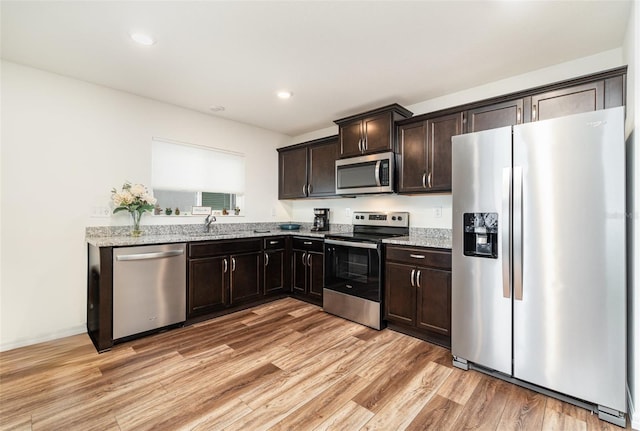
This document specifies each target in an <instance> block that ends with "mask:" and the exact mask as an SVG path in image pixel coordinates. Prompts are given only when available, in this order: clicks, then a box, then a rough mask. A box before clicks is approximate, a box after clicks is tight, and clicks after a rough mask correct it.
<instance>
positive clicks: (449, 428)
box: [405, 394, 463, 431]
mask: <svg viewBox="0 0 640 431" xmlns="http://www.w3.org/2000/svg"><path fill="white" fill-rule="evenodd" d="M462 409H463V406H462V405H460V404H458V403H456V402H455V401H451V400H450V399H449V398H445V397H442V396H440V395H437V394H436V395H434V396H433V397H432V398H431V399H430V400H429V402H427V403H426V404H425V406H424V407H423V408H422V410H421V411H420V412H419V413H418V414H417V415H416V416H415V418H413V420H412V421H411V423H409V425H407V428H406V430H405V431H427V430H438V431H455V430H456V429H457V428H455V426H454V424H455V422H456V419H457V418H458V416H460V413H461V412H462Z"/></svg>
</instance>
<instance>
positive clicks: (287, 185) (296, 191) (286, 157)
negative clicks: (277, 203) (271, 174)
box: [278, 136, 338, 199]
mask: <svg viewBox="0 0 640 431" xmlns="http://www.w3.org/2000/svg"><path fill="white" fill-rule="evenodd" d="M278 153H279V157H278V198H279V199H299V198H306V197H324V196H333V195H335V194H336V171H335V162H336V159H337V158H338V137H337V136H330V137H328V138H322V139H317V140H315V141H310V142H306V143H303V144H298V145H294V146H291V147H286V148H279V149H278Z"/></svg>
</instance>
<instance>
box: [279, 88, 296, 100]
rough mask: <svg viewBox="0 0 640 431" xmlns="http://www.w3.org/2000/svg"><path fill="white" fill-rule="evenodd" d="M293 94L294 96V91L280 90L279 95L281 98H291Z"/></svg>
mask: <svg viewBox="0 0 640 431" xmlns="http://www.w3.org/2000/svg"><path fill="white" fill-rule="evenodd" d="M291 96H293V93H292V92H290V91H288V90H280V91H278V97H279V98H281V99H289V98H290V97H291Z"/></svg>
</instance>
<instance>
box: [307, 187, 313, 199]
mask: <svg viewBox="0 0 640 431" xmlns="http://www.w3.org/2000/svg"><path fill="white" fill-rule="evenodd" d="M312 190H313V186H312V185H311V184H307V196H309V195H310V194H311V191H312Z"/></svg>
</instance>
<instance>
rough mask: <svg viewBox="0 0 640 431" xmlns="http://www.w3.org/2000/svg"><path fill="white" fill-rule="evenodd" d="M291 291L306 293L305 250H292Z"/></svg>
mask: <svg viewBox="0 0 640 431" xmlns="http://www.w3.org/2000/svg"><path fill="white" fill-rule="evenodd" d="M292 270H293V277H292V278H293V291H294V292H296V293H307V252H306V251H303V250H293V268H292Z"/></svg>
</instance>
